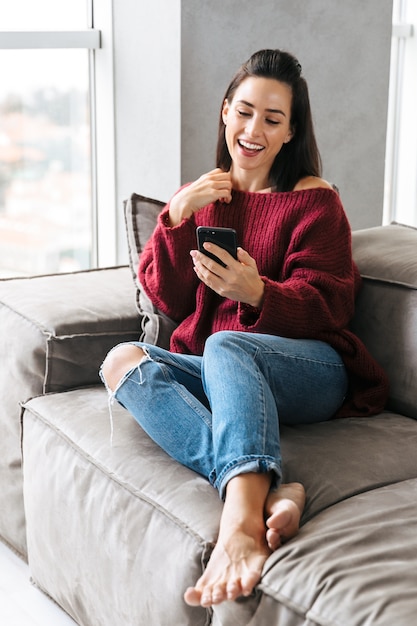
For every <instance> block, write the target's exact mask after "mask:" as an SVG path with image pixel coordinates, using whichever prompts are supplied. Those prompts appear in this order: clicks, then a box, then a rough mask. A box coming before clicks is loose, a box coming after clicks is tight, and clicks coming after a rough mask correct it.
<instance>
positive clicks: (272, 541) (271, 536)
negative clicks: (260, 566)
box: [266, 528, 281, 552]
mask: <svg viewBox="0 0 417 626" xmlns="http://www.w3.org/2000/svg"><path fill="white" fill-rule="evenodd" d="M266 541H267V543H268V548H269V549H270V550H272V552H275V550H277V549H278V548H279V547H280V546H281V535H280V534H279V530H277V529H276V528H269V529H268V530H267V532H266Z"/></svg>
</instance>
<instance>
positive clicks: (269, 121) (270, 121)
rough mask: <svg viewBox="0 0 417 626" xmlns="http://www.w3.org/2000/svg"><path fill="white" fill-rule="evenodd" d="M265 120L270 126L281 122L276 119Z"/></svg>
mask: <svg viewBox="0 0 417 626" xmlns="http://www.w3.org/2000/svg"><path fill="white" fill-rule="evenodd" d="M265 121H266V123H267V124H271V125H272V126H277V125H278V124H281V122H280V121H278V120H270V119H266V120H265Z"/></svg>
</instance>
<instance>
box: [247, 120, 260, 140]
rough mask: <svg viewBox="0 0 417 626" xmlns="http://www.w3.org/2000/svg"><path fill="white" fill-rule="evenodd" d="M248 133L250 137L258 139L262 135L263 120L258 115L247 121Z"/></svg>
mask: <svg viewBox="0 0 417 626" xmlns="http://www.w3.org/2000/svg"><path fill="white" fill-rule="evenodd" d="M246 132H247V134H248V135H249V136H250V137H258V136H259V135H260V133H261V120H260V118H259V117H258V116H257V115H252V117H250V118H249V119H248V121H247V124H246Z"/></svg>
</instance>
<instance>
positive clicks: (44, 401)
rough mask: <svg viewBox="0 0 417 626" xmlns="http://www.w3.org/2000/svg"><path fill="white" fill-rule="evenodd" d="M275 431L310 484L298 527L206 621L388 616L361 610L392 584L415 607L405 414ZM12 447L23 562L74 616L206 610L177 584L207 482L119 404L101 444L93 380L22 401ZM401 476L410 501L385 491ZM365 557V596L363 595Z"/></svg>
mask: <svg viewBox="0 0 417 626" xmlns="http://www.w3.org/2000/svg"><path fill="white" fill-rule="evenodd" d="M86 415H88V419H86ZM282 440H283V454H284V459H285V461H284V475H285V477H286V479H290V480H301V481H302V482H303V483H304V485H305V487H306V491H307V494H308V501H307V507H306V514H305V515H304V517H303V523H304V526H303V531H302V532H301V533H300V535H299V536H298V537H297V538H296V539H295V540H293V541H291V542H289V543H288V544H287V545H286V546H285V547H284V548H282V549H280V550H279V551H278V552H277V553H275V554H274V555H272V556H271V557H270V559H269V560H268V562H267V564H266V567H265V576H264V578H263V580H262V583H261V585H260V588H259V589H260V590H261V591H262V594H263V595H262V594H260V593H257V594H256V595H255V596H254V597H251V598H249V599H247V600H243V601H240V602H239V603H236V604H235V603H233V604H232V605H231V606H229V604H226V605H224V606H220V607H216V608H215V609H214V614H215V616H216V619H217V622H216V621H214V623H218V624H222V626H235V625H236V624H246V623H248V622H249V621H250V619H251V618H252V616H253V615H255V616H257V617H256V620H255V621H254V622H253V623H254V624H256V625H257V624H258V621H257V620H258V611H260V615H262V614H263V612H264V611H266V613H265V615H266V617H265V618H263V619H265V621H264V622H262V621H260V622H259V623H265V624H267V623H268V618H270V617H271V614H272V615H275V614H276V615H277V621H274V620H272V621H270V622H269V624H281V623H283V624H286V622H281V621H279V620H278V616H281V614H285V612H284V613H282V612H283V611H284V608H285V611H289V612H290V613H292V612H295V616H298V617H299V616H300V615H302V616H303V619H306V618H307V617H309V618H310V619H311V620H313V621H312V622H311V623H312V624H316V623H317V624H339V623H340V624H349V626H351V625H352V626H354V625H357V626H362V625H363V624H366V623H369V624H371V623H372V624H386V623H389V622H383V621H378V620H376V621H375V622H374V621H371V617H372V616H374V617H375V616H376V615H377V614H378V612H380V611H382V603H383V600H382V599H381V598H383V597H391V594H392V591H391V585H393V588H394V589H395V590H396V592H397V590H398V588H399V585H400V584H401V585H402V595H401V596H399V597H401V598H403V597H405V598H406V602H407V606H408V607H409V606H414V608H415V606H416V605H415V604H414V605H413V603H412V602H411V597H412V596H413V594H414V585H415V574H414V571H416V569H415V568H417V545H416V542H415V541H414V546H413V540H412V538H411V537H410V536H409V535H410V534H411V533H414V532H415V524H416V522H417V498H416V495H417V492H416V489H417V480H414V483H413V480H410V479H412V478H413V477H416V476H417V455H416V454H415V450H416V446H417V421H415V420H412V419H410V418H407V417H401V416H399V415H395V414H390V413H386V414H383V415H381V416H379V417H375V418H367V419H360V418H356V419H354V418H352V419H347V420H345V419H343V420H336V421H332V422H328V423H324V424H320V425H319V426H318V427H317V425H313V426H299V427H296V428H289V427H287V428H283V430H282ZM23 454H24V467H25V505H26V514H27V519H28V549H29V564H30V567H31V571H32V575H33V577H34V579H35V580H36V582H37V584H38V585H40V586H41V587H42V588H43V589H45V590H46V591H47V592H48V593H49V594H50V595H52V597H53V598H55V599H56V600H57V601H58V602H59V603H60V604H61V605H62V606H63V607H64V608H65V609H66V610H67V611H68V612H69V613H70V614H71V615H73V617H74V618H75V619H76V620H77V621H78V622H79V623H80V624H83V625H88V626H90V625H91V626H92V625H96V624H97V626H98V625H100V626H113V625H114V624H116V623H120V622H118V619H120V617H119V616H120V615H123V616H125V618H124V621H123V626H128V625H129V626H130V625H132V626H133V625H134V624H148V623H149V624H153V625H154V624H155V625H157V624H161V625H164V624H168V623H173V624H181V625H184V626H185V625H188V624H189V625H190V626H191V625H192V626H196V625H198V624H204V623H205V621H204V620H205V619H206V617H207V616H206V615H205V611H203V609H190V608H189V607H186V605H185V604H184V603H183V601H182V592H183V590H184V589H185V588H186V587H187V586H188V585H189V584H192V583H193V582H194V581H195V580H196V578H197V577H198V576H199V574H200V573H201V563H203V562H204V561H205V559H206V558H207V557H208V556H209V554H210V552H211V549H212V545H213V542H214V541H215V539H216V532H217V527H218V521H219V517H220V513H221V502H220V501H219V498H218V496H217V493H216V492H215V491H214V490H213V488H212V487H211V486H210V485H209V483H208V482H206V481H205V480H204V479H202V478H201V477H199V476H198V475H197V474H195V473H193V472H192V471H190V470H188V469H186V468H184V467H182V466H180V465H179V464H177V463H175V462H174V461H172V460H171V459H170V458H169V457H168V456H167V455H166V454H165V453H163V452H162V451H161V450H160V449H159V448H158V447H157V446H156V445H155V444H154V443H153V442H152V441H151V440H150V439H149V438H148V437H147V436H146V435H145V433H143V431H142V430H141V428H140V427H139V426H138V425H137V424H136V422H135V421H134V420H133V418H132V417H131V416H130V415H129V413H128V412H127V411H125V410H124V409H122V408H121V407H119V406H115V407H114V435H113V443H112V444H111V441H110V423H109V414H108V405H107V397H106V393H105V391H104V389H103V388H100V387H97V388H90V389H81V390H75V391H69V392H66V393H60V394H52V395H49V396H45V397H40V398H35V399H34V400H31V401H29V402H28V403H27V404H26V411H25V416H24V437H23ZM39 458H47V459H48V462H47V463H39ZM399 459H401V463H400V462H399ZM399 481H404V482H402V483H400V484H401V485H406V484H408V483H409V484H410V487H409V489H411V493H410V496H412V497H410V500H409V506H407V502H406V501H407V498H406V495H401V494H399V495H397V491H396V486H397V485H398V483H399ZM413 484H414V487H413ZM385 487H387V489H386V490H385V491H384V488H385ZM412 489H414V492H413V491H412ZM406 493H408V491H406V492H405V494H406ZM379 494H381V495H379ZM383 494H385V495H383ZM390 494H391V495H390ZM413 494H414V495H413ZM367 503H369V504H367ZM400 506H402V507H404V508H403V513H400V517H399V519H396V515H395V511H396V510H397V507H400ZM385 509H386V511H385ZM384 511H385V512H384ZM407 518H408V519H407ZM39 519H42V529H41V528H40V526H39V523H38V520H39ZM384 535H385V536H386V537H387V538H388V537H389V550H388V549H387V544H386V542H385V541H384V540H383V538H384ZM372 537H373V539H372ZM408 543H409V544H410V549H409V555H410V562H409V564H406V565H404V567H401V568H398V567H395V563H394V564H393V563H392V562H391V560H392V559H393V558H394V555H395V554H398V557H399V558H400V559H402V558H403V554H404V551H405V550H406V546H407V544H408ZM320 555H322V557H320ZM60 563H65V567H63V568H62V567H61V566H59V565H57V564H60ZM374 564H376V566H375V565H374ZM362 567H363V571H362V569H361V568H362ZM367 568H371V569H372V579H373V580H374V582H373V583H372V585H371V589H370V591H371V594H370V595H369V596H368V597H369V598H370V600H371V602H370V603H369V606H367V602H366V601H364V602H362V601H361V597H362V595H364V596H366V594H365V592H364V591H363V587H364V586H365V585H366V584H369V583H367V582H366V581H367V580H368V577H369V574H368V573H367ZM413 568H414V569H413ZM391 569H392V570H393V571H392V572H391ZM379 570H380V571H379ZM384 572H385V573H384ZM387 572H388V573H387ZM342 573H343V576H342ZM75 580H76V581H77V585H76V586H75V587H74V584H73V581H75ZM322 580H326V581H327V582H326V584H325V585H324V584H323V583H322V582H321V581H322ZM161 586H162V588H163V593H162V594H161V595H160V597H158V592H159V591H160V589H161ZM339 589H340V590H342V591H343V593H342V595H341V597H340V598H339V599H338V593H339ZM348 589H351V594H356V593H357V594H358V598H355V599H354V601H353V599H352V595H351V596H349V594H348V593H347V591H348ZM411 592H412V593H411ZM343 594H344V595H343ZM378 594H379V595H378ZM265 595H267V596H270V597H272V598H273V599H274V602H273V604H272V607H273V608H272V609H271V608H268V607H271V603H270V602H269V601H268V600H267V599H266V598H265V597H264V596H265ZM343 597H344V600H343V602H342V598H343ZM413 597H414V596H413ZM276 603H278V605H279V606H275V604H276ZM410 603H411V604H410ZM356 604H359V608H360V610H356ZM394 606H395V601H394ZM392 610H394V609H392ZM396 610H397V609H396ZM402 610H406V608H404V607H403V608H402ZM407 610H409V609H407ZM381 614H383V613H381ZM388 615H391V613H388ZM298 617H297V619H298ZM171 618H172V622H170V621H169V620H170V619H171ZM259 619H260V618H259ZM291 619H293V618H291ZM294 619H295V617H294ZM314 620H316V621H314ZM289 623H291V622H289ZM295 623H296V624H297V622H295ZM301 623H302V624H304V623H307V622H304V621H303V622H301ZM392 623H395V622H392ZM397 623H398V624H402V625H407V626H408V623H407V622H397ZM410 626H411V624H410Z"/></svg>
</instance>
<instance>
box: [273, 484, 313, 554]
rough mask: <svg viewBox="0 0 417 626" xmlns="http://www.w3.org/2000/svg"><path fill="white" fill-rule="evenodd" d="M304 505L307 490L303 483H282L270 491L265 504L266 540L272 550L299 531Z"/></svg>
mask: <svg viewBox="0 0 417 626" xmlns="http://www.w3.org/2000/svg"><path fill="white" fill-rule="evenodd" d="M304 505H305V490H304V487H303V485H302V484H301V483H288V484H286V485H280V487H279V488H278V489H277V490H276V491H271V492H270V493H269V495H268V498H267V500H266V505H265V511H266V515H267V519H266V525H267V527H268V530H267V532H266V540H267V543H268V547H269V549H270V550H271V551H272V552H273V551H274V550H276V549H277V548H279V547H280V546H281V545H282V544H283V543H285V541H288V539H291V537H294V536H295V535H296V534H297V533H298V529H299V527H300V518H301V514H302V512H303V509H304Z"/></svg>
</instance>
